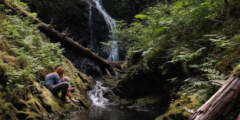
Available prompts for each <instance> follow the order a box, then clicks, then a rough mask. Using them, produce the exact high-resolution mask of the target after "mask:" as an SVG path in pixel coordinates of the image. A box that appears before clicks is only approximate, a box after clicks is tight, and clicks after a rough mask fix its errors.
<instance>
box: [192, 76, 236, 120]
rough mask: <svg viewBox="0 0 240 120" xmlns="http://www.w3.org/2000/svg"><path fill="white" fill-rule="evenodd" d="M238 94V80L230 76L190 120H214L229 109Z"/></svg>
mask: <svg viewBox="0 0 240 120" xmlns="http://www.w3.org/2000/svg"><path fill="white" fill-rule="evenodd" d="M239 92H240V78H239V77H238V76H236V75H231V76H230V77H229V78H228V80H227V81H226V82H225V84H224V85H223V86H222V87H221V88H220V89H219V90H218V91H217V92H216V93H215V94H214V95H213V96H212V97H211V98H210V99H209V100H208V101H207V102H206V103H205V104H204V105H202V106H201V107H200V108H199V109H198V110H197V112H195V113H194V114H193V116H192V118H191V120H216V119H218V117H219V116H221V115H223V114H225V113H227V112H228V110H229V109H230V107H231V105H232V102H233V101H234V100H235V99H236V98H237V96H238V94H239Z"/></svg>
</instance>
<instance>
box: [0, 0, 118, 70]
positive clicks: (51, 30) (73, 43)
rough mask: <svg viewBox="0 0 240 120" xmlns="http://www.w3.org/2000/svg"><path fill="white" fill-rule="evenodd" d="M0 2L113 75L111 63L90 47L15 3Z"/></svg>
mask: <svg viewBox="0 0 240 120" xmlns="http://www.w3.org/2000/svg"><path fill="white" fill-rule="evenodd" d="M0 3H3V4H4V5H5V6H6V7H8V8H10V9H12V10H13V11H15V12H18V13H20V14H22V15H23V16H25V17H28V18H30V19H31V20H32V21H33V22H34V23H37V24H39V29H40V30H41V31H42V32H44V33H45V34H46V35H48V37H50V38H54V40H57V41H59V42H61V43H62V44H67V45H70V46H71V47H72V48H73V49H76V50H77V51H78V53H79V54H80V55H81V56H84V57H87V58H89V59H91V60H93V61H94V62H95V63H97V64H98V65H99V66H100V67H101V69H102V71H105V69H107V70H108V71H109V72H110V73H111V74H112V75H115V71H114V69H113V68H112V65H111V64H109V62H108V60H106V59H104V58H102V57H101V56H99V55H97V54H96V53H94V52H92V51H91V50H90V49H88V48H85V47H84V46H82V45H81V44H79V43H78V42H76V41H74V40H73V39H72V38H70V37H68V36H67V35H66V34H62V33H60V32H58V31H57V30H56V29H55V28H54V27H53V26H51V25H49V24H46V23H44V22H43V21H41V20H40V19H38V18H36V17H34V16H32V15H31V14H30V13H28V12H27V11H25V10H23V9H22V8H21V7H19V6H17V5H15V4H14V3H12V2H9V1H8V0H0Z"/></svg>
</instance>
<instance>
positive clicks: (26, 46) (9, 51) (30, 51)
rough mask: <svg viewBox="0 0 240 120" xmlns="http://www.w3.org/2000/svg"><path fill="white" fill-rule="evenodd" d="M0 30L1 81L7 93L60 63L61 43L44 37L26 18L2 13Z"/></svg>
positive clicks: (30, 81)
mask: <svg viewBox="0 0 240 120" xmlns="http://www.w3.org/2000/svg"><path fill="white" fill-rule="evenodd" d="M0 31H1V32H0V36H1V41H2V42H1V44H2V45H1V46H5V47H3V49H2V50H1V51H2V52H0V66H1V68H3V69H4V76H5V82H4V83H2V85H4V84H5V85H6V86H5V87H4V88H5V90H7V91H8V92H9V94H11V93H12V92H13V91H15V90H17V89H21V88H23V87H28V86H30V85H31V84H32V80H36V79H39V78H41V77H42V75H43V74H44V73H41V72H43V71H45V73H46V72H47V71H52V70H54V68H55V67H56V66H59V65H62V60H61V58H62V52H63V50H62V49H60V48H59V47H60V44H52V43H49V42H47V41H46V40H43V37H42V36H41V34H40V32H39V30H38V29H37V25H33V24H31V22H30V21H29V20H28V19H26V20H22V19H19V17H17V16H5V18H4V19H3V20H2V22H1V23H0ZM4 44H5V45H4ZM11 63H12V64H11ZM40 71H41V72H40Z"/></svg>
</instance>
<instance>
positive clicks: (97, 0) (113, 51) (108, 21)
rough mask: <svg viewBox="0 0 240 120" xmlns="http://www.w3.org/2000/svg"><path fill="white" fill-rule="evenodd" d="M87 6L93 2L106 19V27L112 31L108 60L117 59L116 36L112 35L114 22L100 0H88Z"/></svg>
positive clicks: (114, 27)
mask: <svg viewBox="0 0 240 120" xmlns="http://www.w3.org/2000/svg"><path fill="white" fill-rule="evenodd" d="M88 3H89V6H93V5H92V3H94V4H95V7H96V9H97V10H98V11H99V12H100V13H101V14H102V15H103V17H104V20H105V21H106V24H107V26H108V29H109V31H110V32H111V33H113V35H112V36H113V40H112V42H111V46H110V48H109V57H108V60H110V61H118V60H119V53H118V41H117V40H116V37H115V35H114V32H115V31H116V23H115V21H114V20H113V19H112V18H111V16H109V15H108V13H107V12H106V11H105V9H104V8H103V6H102V4H101V3H102V1H101V0H89V2H88Z"/></svg>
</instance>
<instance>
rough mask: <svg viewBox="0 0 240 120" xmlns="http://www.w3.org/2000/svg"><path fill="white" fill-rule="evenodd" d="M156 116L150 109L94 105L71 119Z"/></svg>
mask: <svg viewBox="0 0 240 120" xmlns="http://www.w3.org/2000/svg"><path fill="white" fill-rule="evenodd" d="M156 117H157V116H156V114H154V113H153V112H150V111H135V110H130V109H117V108H114V107H112V108H102V107H96V106H94V107H92V108H91V109H90V110H89V111H87V112H79V113H75V114H72V115H71V120H154V119H155V118H156Z"/></svg>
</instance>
